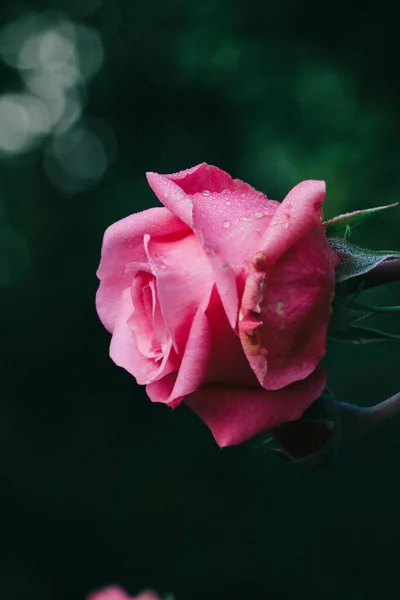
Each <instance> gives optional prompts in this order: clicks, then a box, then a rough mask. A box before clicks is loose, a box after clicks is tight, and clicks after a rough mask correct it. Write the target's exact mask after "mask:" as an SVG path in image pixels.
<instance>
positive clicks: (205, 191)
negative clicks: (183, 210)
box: [201, 190, 210, 196]
mask: <svg viewBox="0 0 400 600" xmlns="http://www.w3.org/2000/svg"><path fill="white" fill-rule="evenodd" d="M201 193H202V194H203V196H209V195H210V192H209V191H208V190H204V192H201Z"/></svg>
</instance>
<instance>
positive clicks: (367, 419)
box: [337, 392, 400, 445]
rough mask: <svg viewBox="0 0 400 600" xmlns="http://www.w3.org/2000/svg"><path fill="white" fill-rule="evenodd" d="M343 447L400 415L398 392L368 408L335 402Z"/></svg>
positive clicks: (399, 395)
mask: <svg viewBox="0 0 400 600" xmlns="http://www.w3.org/2000/svg"><path fill="white" fill-rule="evenodd" d="M337 409H338V412H339V419H340V427H341V439H342V443H343V444H344V445H347V444H350V443H353V442H356V441H358V440H359V439H360V438H362V437H364V435H365V434H366V433H368V431H370V430H371V429H373V428H374V427H376V426H377V425H379V423H383V422H384V421H386V420H387V419H390V418H391V417H393V416H394V415H397V414H398V413H400V392H398V393H397V394H394V396H391V397H390V398H388V399H387V400H384V401H383V402H380V403H378V404H375V405H374V406H370V407H362V406H355V405H354V404H347V403H345V402H337Z"/></svg>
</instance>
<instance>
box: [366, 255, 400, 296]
mask: <svg viewBox="0 0 400 600" xmlns="http://www.w3.org/2000/svg"><path fill="white" fill-rule="evenodd" d="M362 279H363V281H364V285H363V289H364V290H365V289H368V288H372V287H376V286H377V285H384V284H385V283H392V282H393V281H400V258H392V259H390V260H385V261H384V262H382V263H381V264H380V265H378V266H376V267H375V268H374V269H372V270H371V271H370V272H369V273H366V274H365V275H364V276H362Z"/></svg>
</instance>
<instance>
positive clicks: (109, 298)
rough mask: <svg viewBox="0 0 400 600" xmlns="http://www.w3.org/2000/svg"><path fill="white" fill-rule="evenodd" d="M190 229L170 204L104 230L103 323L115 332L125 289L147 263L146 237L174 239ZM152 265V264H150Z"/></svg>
mask: <svg viewBox="0 0 400 600" xmlns="http://www.w3.org/2000/svg"><path fill="white" fill-rule="evenodd" d="M185 232H186V233H189V232H190V230H188V229H187V227H186V225H184V223H182V221H180V220H179V219H178V218H177V217H176V216H175V215H173V214H172V213H170V212H169V211H168V210H167V209H166V208H161V207H160V208H151V209H149V210H145V211H143V212H140V213H136V214H134V215H131V216H130V217H127V218H126V219H122V220H121V221H118V222H117V223H114V224H113V225H111V226H110V227H109V228H108V229H107V231H106V232H105V234H104V239H103V246H102V252H101V261H100V266H99V268H98V271H97V277H98V278H99V279H100V286H99V289H98V291H97V295H96V308H97V312H98V315H99V317H100V319H101V321H102V323H103V325H104V326H105V327H106V328H107V329H108V331H110V332H111V333H112V331H113V328H114V325H115V320H116V317H117V315H118V313H119V306H120V301H121V295H122V292H123V291H124V290H125V289H126V288H128V287H129V286H130V284H131V281H132V279H133V276H134V274H135V272H136V271H137V270H139V269H142V270H145V269H146V265H147V256H146V251H145V248H144V245H143V237H144V235H145V234H149V235H150V236H152V237H153V238H157V237H162V238H164V239H165V238H166V236H168V238H169V239H170V240H174V239H175V238H176V237H177V236H178V237H179V236H182V235H184V234H185ZM147 268H148V269H149V267H147Z"/></svg>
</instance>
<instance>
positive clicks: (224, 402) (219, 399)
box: [186, 367, 326, 448]
mask: <svg viewBox="0 0 400 600" xmlns="http://www.w3.org/2000/svg"><path fill="white" fill-rule="evenodd" d="M325 380H326V376H325V372H324V370H323V369H322V367H318V368H317V369H316V371H314V373H312V374H311V375H310V376H309V377H308V378H307V379H305V380H303V381H299V382H297V383H294V384H292V385H291V386H289V387H286V388H284V389H282V390H277V391H267V390H263V389H261V388H246V387H242V388H241V387H238V386H227V385H224V384H205V385H203V386H202V387H201V388H200V389H199V390H197V392H195V393H194V394H191V396H189V397H188V398H186V403H187V404H188V405H189V406H190V408H191V409H192V410H194V412H195V413H196V414H197V415H198V416H199V417H200V418H201V419H203V421H204V422H205V423H206V425H207V426H208V427H209V428H210V429H211V431H212V434H213V436H214V438H215V440H216V442H217V444H218V445H219V446H220V447H221V448H222V447H224V446H234V445H236V444H241V443H243V442H245V441H246V440H248V439H250V438H252V437H254V436H255V435H258V434H259V433H262V432H264V431H267V430H268V429H272V428H273V427H276V426H278V425H281V424H282V423H286V422H287V421H294V420H296V419H298V418H300V417H301V415H302V414H303V412H304V411H305V410H306V408H308V407H309V406H310V405H311V404H312V403H313V402H314V401H315V400H316V399H317V398H318V396H320V395H321V393H322V392H323V389H324V386H325Z"/></svg>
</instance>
